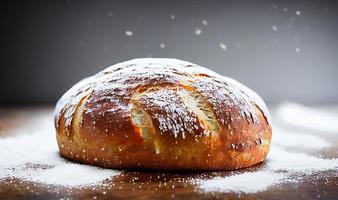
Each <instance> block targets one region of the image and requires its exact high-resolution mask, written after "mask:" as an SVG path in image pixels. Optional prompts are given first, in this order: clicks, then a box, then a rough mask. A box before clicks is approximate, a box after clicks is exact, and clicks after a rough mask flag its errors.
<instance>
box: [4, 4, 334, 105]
mask: <svg viewBox="0 0 338 200" xmlns="http://www.w3.org/2000/svg"><path fill="white" fill-rule="evenodd" d="M336 2H337V1H336ZM0 4H1V20H2V24H1V26H2V28H1V29H2V30H1V61H2V63H1V73H0V80H1V84H0V91H1V93H0V104H49V103H52V104H53V103H55V102H56V100H57V99H58V98H59V97H60V96H61V95H62V94H63V93H64V92H65V90H67V89H68V88H69V87H70V86H71V85H73V84H74V83H75V82H77V81H78V80H80V79H81V78H83V77H86V76H88V75H91V74H94V73H96V72H97V71H99V70H101V69H103V68H105V67H107V66H109V65H111V64H114V63H117V62H120V61H124V60H128V59H131V58H136V57H150V56H152V57H175V58H180V59H184V60H189V61H192V62H195V63H197V64H200V65H203V66H206V67H209V68H211V69H214V70H215V71H217V72H219V73H221V74H223V75H226V76H230V77H233V78H235V79H237V80H238V81H240V82H242V83H244V84H245V85H247V86H249V87H251V88H252V89H254V90H256V91H257V92H258V93H259V94H261V96H263V98H264V99H265V100H266V101H267V102H268V103H278V102H280V101H286V100H288V101H297V102H301V103H306V104H327V103H338V89H337V84H338V79H337V75H338V64H337V63H338V4H337V3H335V1H196V0H195V1H182V0H181V1H160V0H158V1H22V2H19V1H7V2H6V1H2V2H1V3H0ZM297 11H300V13H299V14H300V15H297ZM171 15H175V19H171ZM202 20H206V21H207V22H208V24H207V25H203V24H202ZM273 26H276V27H277V29H278V30H273ZM196 29H201V30H202V33H201V34H200V35H196V34H195V31H196ZM128 30H129V31H132V32H133V36H126V34H125V32H126V31H128ZM161 43H163V44H165V48H161V47H160V44H161ZM220 43H223V44H225V45H226V46H227V49H226V50H223V49H222V48H221V47H220ZM297 48H298V49H299V52H297V50H296V49H297Z"/></svg>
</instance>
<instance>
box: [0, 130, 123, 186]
mask: <svg viewBox="0 0 338 200" xmlns="http://www.w3.org/2000/svg"><path fill="white" fill-rule="evenodd" d="M50 127H52V125H51V126H50ZM53 132H54V131H52V130H49V129H41V130H35V131H34V132H33V133H30V134H23V135H22V134H21V133H19V134H21V135H19V136H16V137H9V138H2V139H0V147H1V148H0V180H1V179H6V178H19V179H21V180H26V181H33V182H38V183H43V184H51V185H59V186H71V187H72V186H86V185H91V184H95V183H99V182H101V181H103V180H105V179H109V178H111V177H114V176H116V175H118V174H119V173H120V172H118V171H115V170H108V169H101V168H97V167H92V166H88V165H80V164H75V163H72V162H69V161H66V160H65V159H63V158H61V157H60V156H59V154H58V147H57V145H56V141H55V135H54V134H53Z"/></svg>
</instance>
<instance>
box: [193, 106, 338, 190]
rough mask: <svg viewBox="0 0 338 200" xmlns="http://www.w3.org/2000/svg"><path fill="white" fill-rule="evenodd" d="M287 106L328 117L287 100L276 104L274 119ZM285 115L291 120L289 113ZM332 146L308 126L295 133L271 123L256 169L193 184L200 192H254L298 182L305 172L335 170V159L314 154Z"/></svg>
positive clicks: (281, 113)
mask: <svg viewBox="0 0 338 200" xmlns="http://www.w3.org/2000/svg"><path fill="white" fill-rule="evenodd" d="M291 105H292V107H293V111H292V112H293V113H297V111H298V112H306V115H307V116H308V117H309V118H311V116H322V117H323V119H321V120H322V121H326V120H327V119H331V118H332V116H330V114H328V113H325V114H323V115H318V113H319V111H318V110H314V109H310V108H306V107H304V106H300V105H298V106H297V105H295V104H290V103H289V104H282V105H281V106H279V107H278V111H279V112H277V116H276V117H277V119H278V114H279V115H282V116H283V117H285V116H284V115H285V112H284V111H287V110H288V109H289V108H290V107H291ZM311 110H313V112H311ZM281 111H283V112H281ZM290 112H291V111H290ZM327 116H330V117H331V118H330V117H327ZM296 117H297V116H296ZM289 118H290V119H292V116H289ZM300 124H301V125H302V123H300ZM314 128H315V129H313V130H316V129H317V128H318V127H316V126H314ZM317 133H318V132H317ZM332 146H333V144H332V143H330V142H329V141H328V140H325V139H323V138H322V137H320V136H318V135H313V133H312V134H309V132H308V129H303V130H302V131H300V130H297V131H296V132H295V131H294V129H291V130H290V129H286V128H283V127H279V126H276V125H274V126H273V137H272V145H271V148H270V152H269V154H268V157H267V159H266V161H265V162H264V163H263V165H262V166H261V167H260V169H259V170H258V171H254V172H237V173H236V174H234V175H231V176H228V177H214V178H211V179H200V180H197V185H198V187H199V188H200V190H202V191H204V192H224V193H228V192H235V193H257V192H261V191H264V190H267V189H269V188H276V186H278V185H280V184H284V183H296V182H298V181H301V180H302V178H303V177H304V176H305V175H313V174H316V173H318V172H323V171H337V170H338V158H333V159H330V158H322V157H319V156H318V155H317V154H318V152H320V151H321V150H325V149H328V148H330V147H332Z"/></svg>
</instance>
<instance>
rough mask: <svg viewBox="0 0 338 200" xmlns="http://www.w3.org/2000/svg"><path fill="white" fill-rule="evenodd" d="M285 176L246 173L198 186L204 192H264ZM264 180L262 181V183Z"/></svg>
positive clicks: (209, 181)
mask: <svg viewBox="0 0 338 200" xmlns="http://www.w3.org/2000/svg"><path fill="white" fill-rule="evenodd" d="M285 178H286V176H285V175H284V174H282V173H281V174H277V173H276V174H273V173H269V172H264V171H262V172H253V173H251V172H248V173H243V174H239V175H233V176H230V177H227V178H220V177H218V178H214V179H211V180H206V181H204V182H202V184H201V185H200V187H201V189H203V190H204V191H206V192H214V191H218V192H233V191H236V192H243V193H255V192H260V191H264V190H266V189H267V188H268V187H269V186H271V185H273V184H275V183H280V182H281V181H282V180H284V179H285ZM262 180H264V181H262Z"/></svg>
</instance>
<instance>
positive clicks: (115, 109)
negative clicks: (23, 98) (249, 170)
mask: <svg viewBox="0 0 338 200" xmlns="http://www.w3.org/2000/svg"><path fill="white" fill-rule="evenodd" d="M268 119H269V114H268V111H267V110H266V107H265V104H264V102H262V100H261V99H260V98H259V96H258V95H257V94H255V93H254V92H252V91H251V90H250V89H248V88H246V87H244V86H243V85H241V84H239V83H237V82H236V81H234V80H232V79H229V78H226V77H223V76H220V75H218V74H216V73H214V72H212V71H210V70H207V69H205V68H203V67H199V66H197V65H194V64H192V63H188V62H185V61H180V60H175V59H135V60H131V61H127V62H124V63H119V64H117V65H114V66H111V67H109V68H107V69H105V70H103V71H102V72H100V73H99V74H97V75H95V76H93V77H90V78H88V79H86V80H84V81H82V82H80V83H78V84H77V85H75V86H74V87H73V88H72V89H71V90H69V91H68V92H67V93H66V94H65V95H64V96H63V97H62V98H61V99H60V101H59V102H58V104H57V107H56V110H55V126H56V131H57V141H58V145H59V149H60V154H61V155H62V156H64V157H66V158H69V159H71V160H75V161H78V162H81V163H87V164H92V165H97V166H101V167H107V168H116V169H125V168H144V169H164V170H231V169H240V168H244V167H249V166H251V165H254V164H257V163H259V162H262V161H263V160H264V159H265V157H266V155H267V153H268V151H269V146H270V140H271V132H272V130H271V127H270V125H269V120H268Z"/></svg>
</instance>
